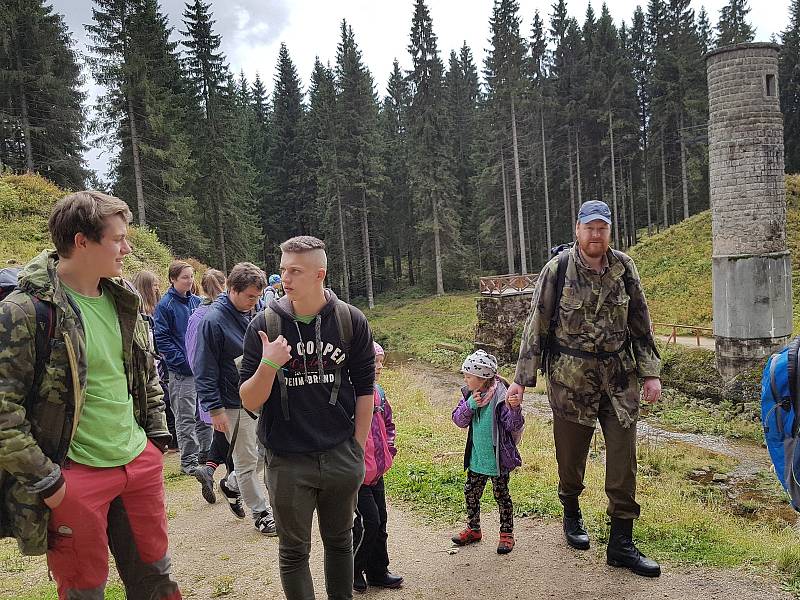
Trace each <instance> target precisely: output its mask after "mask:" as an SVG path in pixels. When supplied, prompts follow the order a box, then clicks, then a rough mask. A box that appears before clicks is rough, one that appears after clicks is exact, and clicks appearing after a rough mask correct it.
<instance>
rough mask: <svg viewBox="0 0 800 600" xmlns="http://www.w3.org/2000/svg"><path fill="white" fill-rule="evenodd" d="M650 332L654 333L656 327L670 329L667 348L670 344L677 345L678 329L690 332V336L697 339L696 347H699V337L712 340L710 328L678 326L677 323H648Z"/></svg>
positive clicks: (712, 331)
mask: <svg viewBox="0 0 800 600" xmlns="http://www.w3.org/2000/svg"><path fill="white" fill-rule="evenodd" d="M650 327H651V330H653V331H654V332H655V328H656V327H670V328H672V333H670V334H669V338H667V345H668V346H669V344H670V342H672V343H673V344H677V343H678V329H688V330H689V331H691V332H692V335H694V336H695V338H696V339H697V345H698V346H699V345H700V336H701V335H702V336H703V337H709V338H713V337H714V335H713V333H714V330H713V329H712V328H711V327H697V326H696V325H678V324H677V323H650ZM709 334H710V335H709Z"/></svg>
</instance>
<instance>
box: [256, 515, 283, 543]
mask: <svg viewBox="0 0 800 600" xmlns="http://www.w3.org/2000/svg"><path fill="white" fill-rule="evenodd" d="M255 526H256V529H258V532H259V533H260V534H261V535H265V536H267V537H275V536H276V535H278V530H277V528H276V527H275V519H273V518H272V515H271V514H270V512H269V511H267V510H265V511H264V512H262V513H261V514H260V515H258V516H257V517H256V522H255Z"/></svg>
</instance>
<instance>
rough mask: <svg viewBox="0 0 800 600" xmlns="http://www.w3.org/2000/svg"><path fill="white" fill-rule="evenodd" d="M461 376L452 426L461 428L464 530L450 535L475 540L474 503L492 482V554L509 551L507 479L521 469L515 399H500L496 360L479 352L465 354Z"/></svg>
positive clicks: (477, 528) (457, 539) (503, 389)
mask: <svg viewBox="0 0 800 600" xmlns="http://www.w3.org/2000/svg"><path fill="white" fill-rule="evenodd" d="M461 372H462V373H463V374H464V383H465V384H466V385H465V386H464V387H463V388H462V389H461V392H462V396H463V398H462V399H461V401H460V402H459V403H458V406H457V407H456V408H455V410H454V411H453V422H454V423H455V424H456V425H458V426H459V427H461V428H465V429H467V444H466V448H465V450H464V470H465V471H466V472H467V480H466V482H465V483H464V498H465V500H466V505H467V527H466V528H465V529H464V530H463V531H461V532H459V533H457V534H456V535H454V536H453V538H452V540H453V543H455V544H456V545H458V546H465V545H467V544H472V543H474V542H477V541H480V539H481V538H482V537H483V534H482V533H481V520H480V519H481V513H480V501H481V496H483V490H484V488H485V487H486V482H487V481H488V480H489V479H491V480H492V489H493V490H494V498H495V500H496V501H497V506H498V508H499V509H500V541H499V543H498V546H497V553H498V554H508V553H509V552H511V551H512V550H513V549H514V507H513V504H512V502H511V494H510V493H509V491H508V480H509V476H510V474H511V471H513V470H514V469H515V468H517V467H518V466H520V465H521V464H522V459H521V458H520V455H519V451H518V450H517V442H518V441H519V436H520V435H521V433H522V429H523V427H524V425H525V419H524V417H523V416H522V407H521V406H520V398H519V396H517V395H513V396H508V397H507V396H506V391H507V388H506V385H505V383H504V382H503V381H502V380H501V379H500V378H499V377H498V376H497V359H496V358H495V357H494V356H492V355H491V354H487V353H486V352H485V351H483V350H478V351H476V352H474V353H473V354H470V355H469V356H468V357H467V358H466V360H465V361H464V364H463V366H462V367H461Z"/></svg>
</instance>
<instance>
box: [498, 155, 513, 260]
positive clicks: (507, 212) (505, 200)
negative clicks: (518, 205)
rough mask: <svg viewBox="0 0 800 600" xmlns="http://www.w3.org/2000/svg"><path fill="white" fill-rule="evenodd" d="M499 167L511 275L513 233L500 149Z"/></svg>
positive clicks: (503, 158) (504, 163) (509, 200)
mask: <svg viewBox="0 0 800 600" xmlns="http://www.w3.org/2000/svg"><path fill="white" fill-rule="evenodd" d="M500 167H501V168H500V172H501V173H502V175H503V212H504V213H505V217H506V258H507V259H508V274H509V275H511V274H512V273H514V237H513V236H514V233H513V229H512V227H511V199H510V198H509V197H508V184H507V182H506V160H505V155H504V154H503V149H502V148H500Z"/></svg>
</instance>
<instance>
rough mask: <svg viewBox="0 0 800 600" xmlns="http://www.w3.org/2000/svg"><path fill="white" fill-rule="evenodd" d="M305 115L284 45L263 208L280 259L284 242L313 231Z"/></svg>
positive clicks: (269, 240)
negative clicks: (306, 187) (305, 189)
mask: <svg viewBox="0 0 800 600" xmlns="http://www.w3.org/2000/svg"><path fill="white" fill-rule="evenodd" d="M303 111H304V108H303V94H302V91H301V89H300V77H299V76H298V74H297V69H296V68H295V66H294V63H293V62H292V59H291V57H290V56H289V49H288V48H287V47H286V44H281V47H280V51H279V52H278V64H277V69H276V73H275V78H274V89H273V93H272V120H271V122H270V124H269V129H270V145H269V162H268V171H267V172H268V178H269V180H268V186H267V194H266V201H265V203H264V204H263V205H262V206H261V207H260V209H261V227H262V231H263V233H264V243H265V252H266V254H267V255H269V254H270V252H271V253H272V254H275V255H277V251H276V250H275V248H276V247H277V244H279V243H280V242H281V241H283V240H284V239H286V238H288V237H291V236H294V235H301V234H307V233H311V231H312V230H311V227H310V222H309V221H310V217H311V210H312V207H311V206H310V205H308V204H307V203H306V198H305V197H304V195H303V182H304V179H305V174H304V167H303V154H304V146H303V131H302V127H303Z"/></svg>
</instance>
